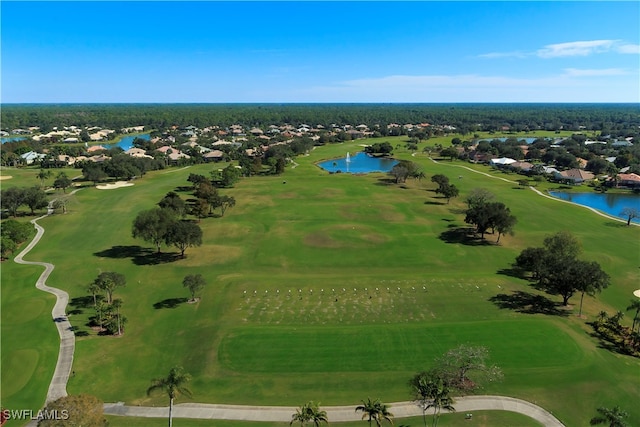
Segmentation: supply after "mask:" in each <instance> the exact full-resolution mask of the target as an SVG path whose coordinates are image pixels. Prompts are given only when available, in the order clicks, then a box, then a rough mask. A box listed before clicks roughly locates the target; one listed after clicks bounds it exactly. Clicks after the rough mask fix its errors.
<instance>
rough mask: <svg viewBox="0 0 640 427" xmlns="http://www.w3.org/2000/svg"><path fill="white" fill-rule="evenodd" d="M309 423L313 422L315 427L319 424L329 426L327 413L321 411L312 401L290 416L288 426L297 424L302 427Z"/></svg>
mask: <svg viewBox="0 0 640 427" xmlns="http://www.w3.org/2000/svg"><path fill="white" fill-rule="evenodd" d="M310 421H311V422H313V424H314V425H315V426H316V427H319V426H320V423H323V422H324V423H327V424H329V420H328V418H327V412H326V411H321V410H320V404H319V403H315V402H313V401H309V402H308V403H305V404H304V405H302V406H301V407H300V409H296V413H295V414H293V415H292V416H291V422H290V423H289V425H292V424H293V423H295V422H299V423H300V426H302V427H304V425H305V424H306V423H308V422H310Z"/></svg>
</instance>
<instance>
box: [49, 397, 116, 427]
mask: <svg viewBox="0 0 640 427" xmlns="http://www.w3.org/2000/svg"><path fill="white" fill-rule="evenodd" d="M103 406H104V404H103V402H102V401H101V400H100V399H98V398H97V397H95V396H90V395H87V394H79V395H73V396H64V397H61V398H59V399H56V400H54V401H53V402H49V403H47V406H45V408H44V411H46V412H47V413H55V412H57V413H58V414H59V415H60V414H63V413H66V415H67V416H66V417H64V418H66V419H62V418H63V417H60V419H42V420H39V421H38V427H106V426H107V425H108V423H107V420H106V419H105V417H104V410H103ZM63 411H65V412H63Z"/></svg>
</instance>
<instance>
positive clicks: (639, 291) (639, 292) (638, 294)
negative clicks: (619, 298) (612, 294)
mask: <svg viewBox="0 0 640 427" xmlns="http://www.w3.org/2000/svg"><path fill="white" fill-rule="evenodd" d="M633 295H635V296H637V297H638V298H640V289H638V290H637V291H633Z"/></svg>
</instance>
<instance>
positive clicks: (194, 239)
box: [165, 221, 202, 258]
mask: <svg viewBox="0 0 640 427" xmlns="http://www.w3.org/2000/svg"><path fill="white" fill-rule="evenodd" d="M165 243H166V244H167V245H173V246H175V247H176V248H178V249H179V250H180V256H181V257H182V258H184V251H185V250H186V249H187V248H192V247H194V246H200V245H202V229H201V228H200V227H199V226H198V224H194V223H193V222H190V221H174V222H172V223H171V225H169V227H168V228H167V233H166V234H165Z"/></svg>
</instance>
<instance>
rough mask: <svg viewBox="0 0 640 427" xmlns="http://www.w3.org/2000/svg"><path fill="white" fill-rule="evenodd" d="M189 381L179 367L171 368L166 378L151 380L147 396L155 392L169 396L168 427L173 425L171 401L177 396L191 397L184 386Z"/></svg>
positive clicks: (188, 376) (187, 375)
mask: <svg viewBox="0 0 640 427" xmlns="http://www.w3.org/2000/svg"><path fill="white" fill-rule="evenodd" d="M190 380H191V375H189V374H186V373H184V371H183V369H182V368H181V367H180V366H176V367H173V368H171V370H170V371H169V375H168V376H167V377H166V378H156V379H154V380H152V384H151V386H150V387H149V388H148V389H147V396H149V395H151V393H153V392H155V391H156V390H161V391H164V392H166V393H167V396H169V427H171V426H172V424H173V418H172V417H173V399H175V398H176V396H178V395H179V394H184V395H186V396H191V391H190V390H189V389H188V388H186V387H185V386H184V385H185V384H186V383H187V382H189V381H190Z"/></svg>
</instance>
